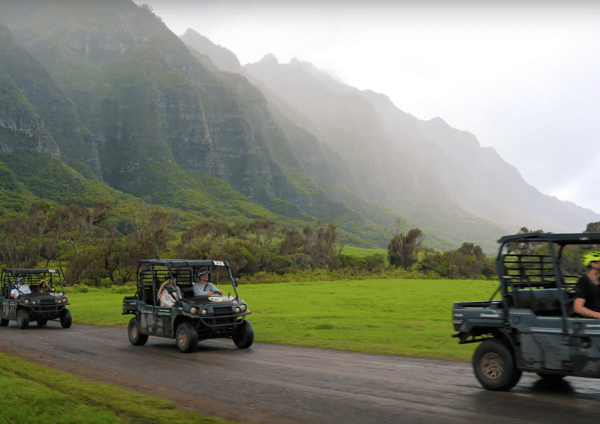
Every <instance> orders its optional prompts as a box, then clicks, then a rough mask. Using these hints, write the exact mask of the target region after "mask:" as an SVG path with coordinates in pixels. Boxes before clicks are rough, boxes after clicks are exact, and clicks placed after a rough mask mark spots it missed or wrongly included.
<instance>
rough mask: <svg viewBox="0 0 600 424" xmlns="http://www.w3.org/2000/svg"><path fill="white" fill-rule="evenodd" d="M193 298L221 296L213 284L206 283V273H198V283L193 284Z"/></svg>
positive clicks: (220, 292)
mask: <svg viewBox="0 0 600 424" xmlns="http://www.w3.org/2000/svg"><path fill="white" fill-rule="evenodd" d="M193 290H194V296H210V295H212V294H220V295H221V294H223V292H222V291H221V290H219V289H218V288H216V287H215V285H214V284H213V283H209V282H208V272H206V271H201V272H199V273H198V282H194V286H193Z"/></svg>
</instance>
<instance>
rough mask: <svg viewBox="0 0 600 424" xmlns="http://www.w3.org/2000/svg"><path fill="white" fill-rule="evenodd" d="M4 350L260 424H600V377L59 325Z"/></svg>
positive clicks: (7, 336) (8, 332) (12, 337)
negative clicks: (131, 335) (556, 382)
mask: <svg viewBox="0 0 600 424" xmlns="http://www.w3.org/2000/svg"><path fill="white" fill-rule="evenodd" d="M0 348H1V349H2V350H5V351H14V352H19V353H20V354H22V355H23V356H25V357H27V358H30V359H33V360H35V361H37V362H39V363H41V364H44V365H48V366H51V367H54V368H57V369H60V370H64V371H69V372H72V373H76V374H79V375H82V376H84V377H87V378H89V379H93V380H99V381H104V382H109V383H114V384H120V385H123V386H125V387H129V388H131V389H133V390H137V391H141V392H144V393H148V394H152V395H156V396H161V397H167V398H171V399H174V400H176V401H177V402H180V403H181V404H182V405H183V406H185V407H188V408H191V409H194V410H197V411H199V412H202V413H204V414H208V415H215V416H221V417H224V418H228V419H232V420H237V421H244V420H247V421H252V422H256V423H282V422H285V423H345V424H352V423H361V424H363V423H390V424H391V423H465V422H484V423H544V424H550V423H565V422H577V423H578V424H582V423H594V424H595V423H597V422H598V417H599V416H600V380H589V379H579V378H567V379H566V380H565V382H564V383H563V384H561V385H560V386H558V387H553V388H550V387H545V386H544V383H543V382H542V381H541V380H539V379H538V378H537V376H535V375H533V374H524V375H523V377H522V379H521V381H520V383H519V384H518V385H517V386H516V387H515V388H514V389H513V390H511V391H510V392H506V393H494V392H489V391H486V390H484V389H482V388H481V387H480V386H479V384H478V383H477V381H476V380H475V377H474V376H473V372H472V369H471V366H470V364H468V363H462V362H451V361H437V360H426V359H413V358H405V357H396V356H382V355H371V354H362V353H350V352H339V351H333V350H331V351H330V350H324V349H307V348H297V347H289V346H277V345H267V344H260V343H257V344H254V345H253V346H252V347H251V348H250V349H248V350H240V349H237V348H236V347H235V345H234V344H233V342H231V341H229V340H213V341H206V342H201V343H200V344H199V345H198V348H197V349H196V350H195V351H194V352H192V353H190V354H182V353H180V352H179V351H178V350H177V347H176V346H175V342H174V340H169V339H162V338H156V337H150V340H149V341H148V343H147V344H146V345H145V346H141V347H136V346H132V345H131V344H130V343H129V340H128V338H127V331H126V329H125V328H109V327H94V326H86V325H73V327H71V328H70V329H66V330H65V329H62V328H61V327H60V324H58V323H57V322H50V323H48V325H47V326H46V327H45V328H37V327H36V326H35V324H34V325H33V326H32V327H31V328H29V329H26V330H19V329H18V328H17V327H16V325H15V323H14V322H11V323H10V325H9V326H8V327H2V328H0Z"/></svg>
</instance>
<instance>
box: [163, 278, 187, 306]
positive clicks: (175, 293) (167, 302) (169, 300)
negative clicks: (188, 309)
mask: <svg viewBox="0 0 600 424" xmlns="http://www.w3.org/2000/svg"><path fill="white" fill-rule="evenodd" d="M166 278H167V280H166V281H165V282H164V283H162V284H161V286H160V289H158V298H159V299H160V306H168V307H172V306H174V305H175V303H177V301H178V300H180V299H181V298H182V297H181V290H179V287H178V286H177V274H175V273H169V274H167V275H166Z"/></svg>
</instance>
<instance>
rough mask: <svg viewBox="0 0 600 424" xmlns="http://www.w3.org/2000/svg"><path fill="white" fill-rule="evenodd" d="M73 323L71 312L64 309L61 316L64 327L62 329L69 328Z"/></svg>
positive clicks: (61, 323)
mask: <svg viewBox="0 0 600 424" xmlns="http://www.w3.org/2000/svg"><path fill="white" fill-rule="evenodd" d="M72 323H73V318H72V317H71V311H69V310H68V309H63V311H62V313H61V314H60V325H62V328H69V327H70V326H71V324H72Z"/></svg>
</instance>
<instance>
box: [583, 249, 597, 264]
mask: <svg viewBox="0 0 600 424" xmlns="http://www.w3.org/2000/svg"><path fill="white" fill-rule="evenodd" d="M582 262H583V265H584V266H586V267H588V268H591V267H592V265H594V264H596V263H599V262H600V250H590V251H589V252H586V253H585V254H584V255H583V260H582Z"/></svg>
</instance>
